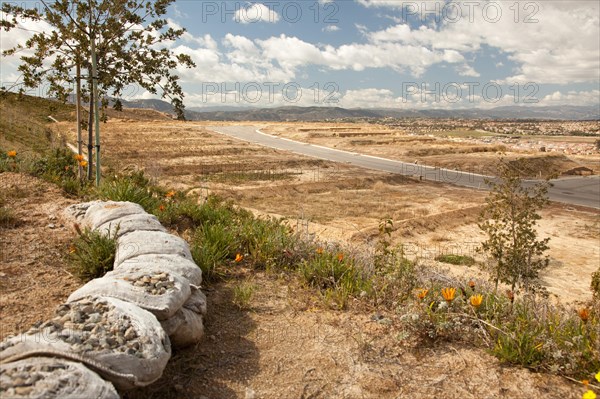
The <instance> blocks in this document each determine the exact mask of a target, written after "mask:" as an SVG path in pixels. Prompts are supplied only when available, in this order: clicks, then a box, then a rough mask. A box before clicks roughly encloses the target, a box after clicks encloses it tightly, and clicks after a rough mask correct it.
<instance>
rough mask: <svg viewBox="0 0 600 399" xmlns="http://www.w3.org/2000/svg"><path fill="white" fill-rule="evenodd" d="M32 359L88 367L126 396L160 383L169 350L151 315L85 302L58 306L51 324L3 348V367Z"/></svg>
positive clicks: (115, 303)
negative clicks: (126, 392) (52, 358)
mask: <svg viewBox="0 0 600 399" xmlns="http://www.w3.org/2000/svg"><path fill="white" fill-rule="evenodd" d="M32 356H55V357H61V358H65V359H70V360H75V361H78V362H81V363H84V364H85V365H86V366H87V367H89V368H90V369H92V370H94V371H96V372H97V373H98V374H100V375H101V376H102V377H103V378H104V379H106V380H108V381H110V382H112V383H113V384H114V385H115V387H116V388H117V389H119V390H121V389H123V390H126V389H132V388H134V387H141V386H146V385H149V384H151V383H152V382H154V381H156V380H157V379H159V378H160V376H161V375H162V373H163V370H164V368H165V366H166V364H167V362H168V360H169V357H170V356H171V344H170V341H169V338H168V336H167V335H166V333H165V332H164V330H163V329H162V327H161V325H160V323H159V322H158V320H157V319H156V317H155V316H154V315H153V314H152V313H150V312H148V311H146V310H143V309H141V308H139V307H138V306H136V305H133V304H131V303H128V302H124V301H121V300H119V299H116V298H108V297H98V298H85V299H82V300H80V301H77V302H72V303H67V304H63V305H60V306H59V307H58V309H57V311H56V316H55V317H54V318H52V319H51V320H49V321H47V322H45V323H43V324H40V325H38V326H34V327H32V328H31V329H30V330H29V331H27V332H26V333H24V334H20V335H18V336H16V337H12V338H8V339H6V340H4V341H3V342H0V364H4V363H9V362H14V361H17V360H21V359H25V358H28V357H32Z"/></svg>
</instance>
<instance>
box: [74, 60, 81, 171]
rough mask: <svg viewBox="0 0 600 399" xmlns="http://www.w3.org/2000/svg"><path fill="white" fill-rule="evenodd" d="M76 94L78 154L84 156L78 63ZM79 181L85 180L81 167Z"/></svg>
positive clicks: (79, 69)
mask: <svg viewBox="0 0 600 399" xmlns="http://www.w3.org/2000/svg"><path fill="white" fill-rule="evenodd" d="M75 79H76V80H75V84H76V88H75V91H76V94H75V97H76V98H75V109H76V111H77V154H78V155H82V154H83V140H82V137H81V67H80V66H79V63H77V77H76V78H75ZM78 171H79V173H78V176H79V179H82V178H83V168H82V167H81V165H79V168H78Z"/></svg>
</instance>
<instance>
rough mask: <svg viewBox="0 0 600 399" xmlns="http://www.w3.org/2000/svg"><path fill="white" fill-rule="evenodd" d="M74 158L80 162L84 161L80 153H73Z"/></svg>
mask: <svg viewBox="0 0 600 399" xmlns="http://www.w3.org/2000/svg"><path fill="white" fill-rule="evenodd" d="M75 160H76V161H77V162H81V161H84V160H85V158H84V157H83V155H81V154H75Z"/></svg>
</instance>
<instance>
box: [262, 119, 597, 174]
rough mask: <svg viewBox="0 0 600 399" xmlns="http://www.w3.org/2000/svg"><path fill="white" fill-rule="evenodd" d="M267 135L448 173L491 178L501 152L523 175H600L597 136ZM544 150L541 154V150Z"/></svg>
mask: <svg viewBox="0 0 600 399" xmlns="http://www.w3.org/2000/svg"><path fill="white" fill-rule="evenodd" d="M262 131H263V132H265V133H269V134H273V135H276V136H280V137H286V138H290V139H293V140H297V141H302V142H307V143H311V144H318V145H322V146H326V147H332V148H338V149H342V150H347V151H353V152H358V153H362V154H369V155H375V156H380V157H384V158H390V159H396V160H401V161H405V162H415V163H420V164H425V165H430V166H439V167H443V168H448V169H457V170H462V171H467V172H473V173H478V174H483V175H495V174H496V167H495V164H496V162H497V160H498V157H499V154H500V153H501V154H502V156H503V157H504V158H505V159H506V160H508V161H513V160H515V159H517V158H527V164H524V163H523V162H520V163H518V164H515V166H517V167H519V168H520V169H521V170H522V175H523V177H528V178H540V177H541V178H546V177H550V176H553V175H561V174H564V173H569V171H572V170H573V169H575V168H579V167H585V168H589V169H591V170H592V172H591V173H593V174H598V173H599V172H600V157H598V151H596V150H595V141H596V140H597V139H598V137H582V136H560V137H557V136H540V135H537V136H518V135H516V136H515V135H508V134H496V133H491V132H486V131H482V130H448V131H441V132H439V131H436V132H432V133H430V134H417V133H414V132H412V131H411V130H410V129H407V128H393V127H389V126H382V125H370V124H355V123H346V124H341V123H340V124H335V126H332V125H331V124H327V123H302V124H299V123H298V124H279V125H266V126H265V127H264V129H263V130H262ZM542 148H543V149H544V151H543V152H542V151H541V149H542Z"/></svg>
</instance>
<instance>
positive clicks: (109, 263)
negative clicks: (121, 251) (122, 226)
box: [69, 229, 117, 281]
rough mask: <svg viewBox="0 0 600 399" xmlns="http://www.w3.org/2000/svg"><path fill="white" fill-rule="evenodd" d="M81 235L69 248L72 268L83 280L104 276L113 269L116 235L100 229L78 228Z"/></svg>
mask: <svg viewBox="0 0 600 399" xmlns="http://www.w3.org/2000/svg"><path fill="white" fill-rule="evenodd" d="M78 233H79V236H78V237H77V238H76V239H75V241H73V243H72V245H71V248H70V250H69V261H70V263H71V270H72V271H73V273H75V275H77V276H78V277H79V278H80V279H82V280H83V281H89V280H91V279H94V278H98V277H102V276H104V274H106V273H107V272H109V271H111V270H112V269H113V264H114V261H115V252H116V250H117V240H116V237H114V236H111V235H105V234H101V233H99V232H98V231H92V230H89V229H85V230H84V231H80V230H78Z"/></svg>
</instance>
